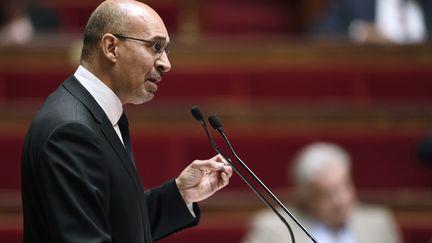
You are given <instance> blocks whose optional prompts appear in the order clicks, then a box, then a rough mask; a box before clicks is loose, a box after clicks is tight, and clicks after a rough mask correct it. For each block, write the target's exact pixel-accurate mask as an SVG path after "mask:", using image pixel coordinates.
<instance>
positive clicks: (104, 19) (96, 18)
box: [81, 0, 162, 61]
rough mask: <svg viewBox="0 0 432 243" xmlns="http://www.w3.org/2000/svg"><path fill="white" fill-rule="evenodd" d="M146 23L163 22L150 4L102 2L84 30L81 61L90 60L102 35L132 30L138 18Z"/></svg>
mask: <svg viewBox="0 0 432 243" xmlns="http://www.w3.org/2000/svg"><path fill="white" fill-rule="evenodd" d="M138 18H139V19H140V21H142V22H143V23H144V24H145V25H144V26H140V28H141V31H145V28H146V26H147V25H146V24H147V23H149V22H151V21H153V22H154V21H155V20H154V19H156V21H160V22H162V19H160V17H159V15H158V14H157V13H156V12H155V11H154V10H153V9H152V8H150V7H149V6H148V5H146V4H144V3H142V2H138V1H133V0H107V1H104V2H102V3H101V4H100V5H99V6H98V7H97V8H96V9H95V10H94V11H93V13H92V15H91V16H90V19H89V21H88V23H87V25H86V27H85V30H84V45H83V49H82V53H81V61H83V60H88V59H89V58H90V57H92V55H93V54H94V53H95V51H96V50H97V49H98V48H99V43H100V40H101V38H102V36H103V35H104V34H106V33H112V34H118V33H121V34H125V33H128V32H130V31H131V30H130V29H131V28H132V27H133V26H135V25H134V21H135V20H136V19H138Z"/></svg>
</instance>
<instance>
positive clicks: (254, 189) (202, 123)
mask: <svg viewBox="0 0 432 243" xmlns="http://www.w3.org/2000/svg"><path fill="white" fill-rule="evenodd" d="M199 122H200V123H201V125H202V127H203V128H204V131H205V133H206V134H207V138H208V140H209V141H210V144H211V146H212V147H213V149H214V150H215V151H216V152H217V153H218V154H220V155H221V156H222V157H223V158H224V159H225V160H226V161H227V162H228V163H229V164H230V166H231V167H232V168H233V170H234V171H235V172H236V173H237V175H238V176H240V178H241V179H242V180H243V181H244V183H246V184H247V185H248V186H249V188H250V189H251V190H252V191H253V192H254V193H255V194H256V195H257V196H258V197H259V199H261V201H262V202H263V203H264V204H265V205H267V206H268V207H269V208H270V209H271V210H272V211H273V212H274V213H275V214H276V215H277V216H278V218H279V219H280V220H281V221H282V223H283V224H284V225H285V226H286V227H287V229H288V231H289V233H290V236H291V241H292V243H295V238H294V232H293V231H292V228H291V226H290V225H289V224H288V222H287V221H286V219H285V218H284V217H282V215H281V214H280V213H279V212H278V211H277V210H276V209H275V208H274V207H273V205H271V203H270V202H269V201H267V199H266V198H265V197H264V196H263V195H262V194H261V193H260V192H259V191H258V190H257V189H256V188H255V187H254V186H253V185H252V183H251V182H250V181H249V180H248V179H247V178H246V177H245V176H244V175H243V173H242V172H241V171H240V170H239V169H238V168H237V166H236V165H235V164H234V163H233V162H232V161H231V160H230V159H229V158H228V156H226V155H225V154H224V153H223V152H222V151H221V150H220V149H219V148H218V146H217V145H216V143H215V142H214V140H213V138H212V137H211V135H210V133H209V131H208V129H207V126H206V124H205V122H204V121H203V120H199Z"/></svg>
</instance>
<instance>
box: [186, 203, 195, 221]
mask: <svg viewBox="0 0 432 243" xmlns="http://www.w3.org/2000/svg"><path fill="white" fill-rule="evenodd" d="M186 206H187V208H188V209H189V212H190V213H191V214H192V216H193V217H194V218H196V215H195V212H194V210H193V203H188V204H186Z"/></svg>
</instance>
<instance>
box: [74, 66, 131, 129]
mask: <svg viewBox="0 0 432 243" xmlns="http://www.w3.org/2000/svg"><path fill="white" fill-rule="evenodd" d="M74 76H75V78H76V79H78V81H79V82H80V83H81V84H82V85H83V86H84V88H85V89H86V90H87V91H88V92H89V93H90V94H91V95H92V96H93V98H94V99H95V100H96V102H97V103H98V104H99V106H100V107H101V108H102V110H103V111H104V112H105V114H106V115H107V117H108V119H109V120H110V122H111V124H112V125H113V126H115V125H116V124H117V122H118V120H119V119H120V116H121V115H122V113H123V105H122V103H121V101H120V99H119V98H118V96H117V95H116V94H115V93H114V92H113V91H112V90H111V89H110V88H109V87H108V86H106V85H105V84H104V83H103V82H102V81H101V80H100V79H98V78H97V77H96V76H95V75H93V74H92V73H91V72H90V71H88V70H87V69H85V68H84V67H83V66H81V65H80V66H79V67H78V69H77V70H76V71H75V74H74Z"/></svg>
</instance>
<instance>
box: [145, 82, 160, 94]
mask: <svg viewBox="0 0 432 243" xmlns="http://www.w3.org/2000/svg"><path fill="white" fill-rule="evenodd" d="M146 81H148V82H147V84H146V87H147V88H146V89H147V91H148V92H150V93H156V91H157V90H158V86H157V83H159V82H160V81H161V78H148V79H146Z"/></svg>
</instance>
